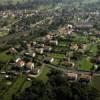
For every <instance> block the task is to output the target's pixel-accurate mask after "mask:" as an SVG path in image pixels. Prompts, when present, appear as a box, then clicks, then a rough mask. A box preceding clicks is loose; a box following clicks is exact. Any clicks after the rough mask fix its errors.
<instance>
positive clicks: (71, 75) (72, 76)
mask: <svg viewBox="0 0 100 100" xmlns="http://www.w3.org/2000/svg"><path fill="white" fill-rule="evenodd" d="M65 75H66V76H67V78H68V80H69V81H76V80H77V78H78V74H76V73H74V72H68V73H65Z"/></svg>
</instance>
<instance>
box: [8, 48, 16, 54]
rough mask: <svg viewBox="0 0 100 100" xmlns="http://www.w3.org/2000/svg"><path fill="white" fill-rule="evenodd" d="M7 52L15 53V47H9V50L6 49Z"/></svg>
mask: <svg viewBox="0 0 100 100" xmlns="http://www.w3.org/2000/svg"><path fill="white" fill-rule="evenodd" d="M8 52H9V53H11V54H15V53H17V50H16V49H15V48H13V47H12V48H10V49H9V50H8Z"/></svg>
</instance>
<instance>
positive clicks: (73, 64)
mask: <svg viewBox="0 0 100 100" xmlns="http://www.w3.org/2000/svg"><path fill="white" fill-rule="evenodd" d="M61 64H62V66H65V67H68V68H74V67H75V63H74V62H70V61H69V62H67V61H63V62H61Z"/></svg>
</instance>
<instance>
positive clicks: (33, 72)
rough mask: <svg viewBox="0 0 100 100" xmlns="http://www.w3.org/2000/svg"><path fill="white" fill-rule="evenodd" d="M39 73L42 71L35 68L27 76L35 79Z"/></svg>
mask: <svg viewBox="0 0 100 100" xmlns="http://www.w3.org/2000/svg"><path fill="white" fill-rule="evenodd" d="M39 73H40V69H38V68H34V69H33V70H31V72H30V73H29V74H28V75H27V76H28V77H30V78H33V77H36V76H37V75H38V74H39Z"/></svg>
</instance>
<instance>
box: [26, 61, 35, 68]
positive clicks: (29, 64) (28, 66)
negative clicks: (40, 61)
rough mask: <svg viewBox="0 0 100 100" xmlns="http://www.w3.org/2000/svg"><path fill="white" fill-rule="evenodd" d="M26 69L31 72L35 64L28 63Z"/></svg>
mask: <svg viewBox="0 0 100 100" xmlns="http://www.w3.org/2000/svg"><path fill="white" fill-rule="evenodd" d="M25 67H26V68H27V69H29V70H33V69H34V63H32V62H28V63H27V64H26V66H25Z"/></svg>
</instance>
